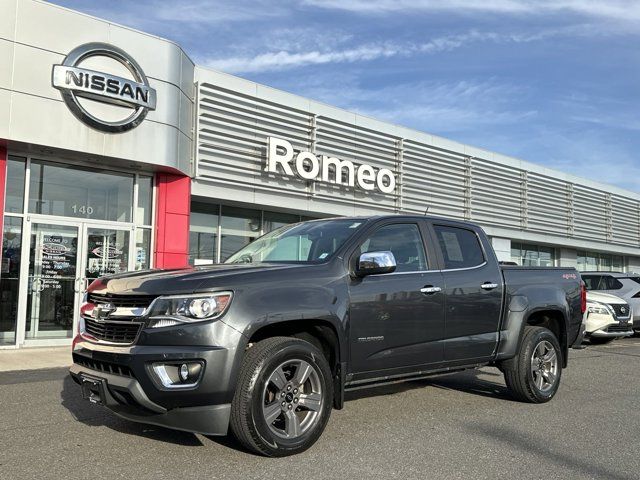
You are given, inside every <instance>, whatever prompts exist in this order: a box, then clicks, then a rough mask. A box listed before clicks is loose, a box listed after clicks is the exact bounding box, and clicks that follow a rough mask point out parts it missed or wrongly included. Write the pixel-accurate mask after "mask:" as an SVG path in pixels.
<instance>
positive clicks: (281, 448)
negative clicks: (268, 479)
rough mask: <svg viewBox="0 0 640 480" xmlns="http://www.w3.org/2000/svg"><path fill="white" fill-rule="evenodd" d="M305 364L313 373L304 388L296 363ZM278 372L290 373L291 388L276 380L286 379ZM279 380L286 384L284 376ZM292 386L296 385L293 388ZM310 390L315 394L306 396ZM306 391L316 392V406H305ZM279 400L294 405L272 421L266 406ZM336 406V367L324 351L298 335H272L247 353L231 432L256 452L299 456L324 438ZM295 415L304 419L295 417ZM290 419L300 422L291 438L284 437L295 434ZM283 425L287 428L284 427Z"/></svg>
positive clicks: (234, 401) (238, 385)
mask: <svg viewBox="0 0 640 480" xmlns="http://www.w3.org/2000/svg"><path fill="white" fill-rule="evenodd" d="M304 362H306V364H308V365H310V366H311V367H312V369H313V371H312V372H311V373H310V374H309V377H308V379H307V380H305V382H303V384H302V386H298V387H296V386H295V385H298V383H296V375H297V370H298V369H297V368H296V367H295V365H296V364H298V365H305V363H304ZM283 365H284V366H283ZM289 365H291V366H289ZM279 367H281V368H280V370H278V369H279ZM305 368H306V366H305ZM276 370H278V371H282V372H283V373H284V374H285V380H286V382H285V386H284V387H282V388H281V389H280V388H277V387H276V384H275V383H274V382H273V381H272V379H274V378H275V379H279V378H280V376H276V373H275V372H276ZM289 375H290V377H289ZM278 383H281V382H280V380H278ZM288 387H291V390H290V391H289V390H287V388H288ZM298 388H299V389H300V392H299V393H296V395H297V396H293V395H292V396H291V397H292V398H291V399H289V395H288V394H289V393H293V391H294V390H295V391H296V392H297V391H298ZM274 390H275V391H274ZM305 390H306V391H307V392H310V393H308V394H305ZM312 390H313V392H316V393H313V392H312ZM317 390H319V392H317ZM282 394H286V398H284V397H283V398H280V395H282ZM305 395H306V396H309V395H314V407H315V410H313V411H312V410H309V409H307V407H306V406H303V402H304V399H303V396H305ZM267 397H270V399H268V400H269V401H266V400H267ZM273 399H275V400H273ZM280 400H282V402H280ZM274 402H275V403H278V404H279V405H281V404H283V403H285V402H288V403H287V404H286V406H284V405H283V406H282V412H280V413H279V416H278V417H277V418H276V419H275V420H274V421H272V422H271V423H270V424H269V423H268V422H267V420H266V417H267V412H265V409H267V408H268V407H269V405H272V406H274V407H275V406H276V405H275V403H274ZM294 402H295V403H294ZM298 402H300V403H298ZM316 402H317V403H319V405H317V403H316ZM332 404H333V382H332V381H331V370H330V368H329V364H328V363H327V360H326V359H325V357H324V355H323V354H322V352H320V350H318V349H317V348H316V347H315V346H313V345H312V344H310V343H309V342H305V341H304V340H300V339H297V338H290V337H273V338H267V339H266V340H262V341H260V342H258V343H256V344H255V345H254V346H252V347H251V348H250V349H249V350H248V351H247V352H246V354H245V358H244V360H243V362H242V366H241V368H240V375H239V377H238V384H237V386H236V391H235V395H234V397H233V402H232V404H231V420H230V426H231V431H232V432H233V434H234V436H235V437H236V438H237V439H238V441H239V442H240V443H241V444H242V445H243V446H244V447H245V448H247V449H248V450H251V451H253V452H255V453H258V454H261V455H265V456H269V457H283V456H287V455H293V454H296V453H300V452H303V451H304V450H306V449H308V448H309V447H311V446H312V445H313V444H314V443H315V442H316V440H318V438H319V437H320V435H321V434H322V432H323V431H324V428H325V426H326V425H327V422H328V421H329V416H330V415H331V408H332ZM289 407H290V408H289ZM272 408H273V407H272ZM286 408H289V410H290V411H287V410H286ZM274 412H275V411H274ZM291 414H293V415H295V416H296V418H299V417H303V418H304V420H303V421H291V420H289V419H290V418H292V417H290V415H291ZM272 418H273V417H272ZM290 422H291V424H295V423H298V431H297V434H296V433H293V434H292V435H291V438H283V437H282V436H281V435H278V433H280V434H285V435H288V434H289V426H288V425H289V424H290ZM305 422H306V424H305ZM278 427H282V428H283V430H282V431H280V430H279V428H278ZM294 430H295V429H294Z"/></svg>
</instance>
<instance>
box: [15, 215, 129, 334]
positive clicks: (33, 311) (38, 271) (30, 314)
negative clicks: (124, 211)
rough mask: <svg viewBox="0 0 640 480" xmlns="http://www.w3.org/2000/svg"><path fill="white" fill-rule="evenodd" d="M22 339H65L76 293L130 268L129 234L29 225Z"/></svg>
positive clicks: (71, 327) (77, 225) (95, 227)
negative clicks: (106, 276)
mask: <svg viewBox="0 0 640 480" xmlns="http://www.w3.org/2000/svg"><path fill="white" fill-rule="evenodd" d="M28 235H29V237H30V245H29V246H30V253H29V267H28V276H27V277H26V280H25V282H24V283H26V285H24V284H23V285H24V286H23V287H22V291H23V292H24V291H26V307H25V312H26V323H25V330H24V332H25V340H27V341H29V342H31V341H38V343H40V341H45V342H47V341H49V342H51V341H55V340H59V339H64V338H71V337H72V336H73V334H74V331H75V326H76V325H77V316H78V313H77V312H78V310H79V308H80V303H81V302H82V295H83V293H84V291H85V290H86V288H87V286H88V285H89V284H90V283H91V281H93V280H94V279H96V278H98V277H100V276H103V275H108V274H113V273H121V272H125V271H127V270H130V269H132V268H133V264H132V258H131V255H130V251H131V241H132V240H133V238H132V235H131V230H130V229H127V228H126V227H125V228H122V227H115V226H111V225H108V224H106V225H100V224H90V223H85V222H53V221H49V220H44V219H37V220H34V221H32V222H31V223H30V228H29V229H28Z"/></svg>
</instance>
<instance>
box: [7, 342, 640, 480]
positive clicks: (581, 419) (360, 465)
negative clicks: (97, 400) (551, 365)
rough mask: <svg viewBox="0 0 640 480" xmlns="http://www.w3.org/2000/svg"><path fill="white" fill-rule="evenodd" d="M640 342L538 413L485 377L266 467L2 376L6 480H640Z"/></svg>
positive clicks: (348, 420) (586, 359) (598, 364)
mask: <svg viewBox="0 0 640 480" xmlns="http://www.w3.org/2000/svg"><path fill="white" fill-rule="evenodd" d="M639 379H640V338H631V339H625V340H621V341H616V342H614V343H613V344H612V345H609V346H590V347H588V348H586V349H584V350H572V351H571V354H570V364H569V368H568V369H567V370H565V371H564V372H563V377H562V384H561V387H560V391H559V393H558V395H557V396H556V397H555V399H554V400H552V401H551V402H550V403H547V404H544V405H529V404H524V403H518V402H515V401H513V400H511V398H510V397H509V396H508V393H507V391H506V388H505V385H504V381H503V378H502V375H501V374H500V373H499V372H498V371H497V370H495V369H491V368H484V369H481V370H472V371H467V372H462V373H458V374H451V375H447V376H441V377H436V378H432V379H430V380H426V381H415V382H411V383H406V384H398V385H394V386H388V387H380V388H377V389H375V390H368V391H361V392H359V393H358V394H357V395H355V394H350V396H349V397H348V401H347V403H346V407H345V409H344V410H341V411H334V412H333V414H332V417H331V420H330V421H329V425H328V427H327V429H326V431H325V433H324V434H323V436H322V437H321V438H320V440H319V441H318V443H317V444H316V445H315V446H314V447H312V448H311V449H310V450H308V451H307V452H305V453H303V454H301V455H298V456H294V457H288V458H281V459H270V458H263V457H259V456H256V455H253V454H251V453H247V452H245V451H243V450H242V449H241V448H240V447H239V446H238V445H237V444H236V443H235V442H234V441H233V440H232V439H230V438H226V437H222V438H217V437H205V436H203V435H193V434H189V433H183V432H176V431H172V430H167V429H164V428H160V427H153V426H145V425H141V424H136V423H131V422H127V421H124V420H121V419H119V418H118V417H116V416H114V415H113V414H111V413H110V412H109V411H107V410H106V409H104V408H103V407H100V406H96V405H92V404H90V403H88V402H86V401H84V400H82V398H81V394H80V389H79V387H78V386H77V385H76V384H75V383H73V381H72V380H71V379H70V378H69V377H68V375H67V372H66V369H49V370H31V371H22V372H3V373H0V420H1V421H0V478H3V479H4V478H6V479H11V480H16V479H40V478H42V479H45V478H46V479H73V478H82V479H85V478H86V479H114V478H126V479H131V480H142V479H155V480H158V479H180V480H182V479H191V478H198V479H209V480H210V479H236V478H237V479H253V478H256V479H257V478H260V479H276V478H277V479H279V478H283V479H284V478H287V479H296V480H301V479H306V478H309V479H319V478H323V479H324V478H327V479H329V478H330V479H367V480H370V479H390V478H402V479H413V478H416V479H418V478H419V479H447V480H449V479H503V478H504V479H510V480H512V479H536V480H540V479H563V480H564V479H574V478H575V479H587V478H589V479H595V478H597V479H611V480H627V479H628V480H636V479H638V478H640V453H638V452H639V451H640V408H639V405H640V382H639Z"/></svg>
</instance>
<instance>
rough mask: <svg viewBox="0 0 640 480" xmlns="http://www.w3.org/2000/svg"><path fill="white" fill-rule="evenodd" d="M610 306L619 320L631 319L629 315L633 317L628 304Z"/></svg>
mask: <svg viewBox="0 0 640 480" xmlns="http://www.w3.org/2000/svg"><path fill="white" fill-rule="evenodd" d="M609 306H610V307H611V308H613V311H614V312H615V313H616V317H618V318H629V315H631V308H630V307H629V304H627V303H613V304H609ZM623 310H624V311H623Z"/></svg>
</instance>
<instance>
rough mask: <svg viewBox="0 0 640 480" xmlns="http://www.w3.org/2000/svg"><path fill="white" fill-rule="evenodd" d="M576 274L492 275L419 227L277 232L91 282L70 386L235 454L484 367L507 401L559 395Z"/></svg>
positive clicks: (309, 438)
mask: <svg viewBox="0 0 640 480" xmlns="http://www.w3.org/2000/svg"><path fill="white" fill-rule="evenodd" d="M585 302H586V299H585V290H584V285H583V283H582V282H581V279H580V276H579V274H578V273H577V272H576V271H575V270H574V269H572V268H525V267H514V266H501V265H499V263H498V261H497V259H496V256H495V254H494V252H493V249H492V247H491V243H490V241H489V240H488V238H487V236H486V235H485V233H484V232H483V230H482V229H481V228H480V227H478V226H475V225H473V224H470V223H467V222H461V221H453V220H446V219H442V218H435V217H427V216H400V215H397V216H377V217H354V218H333V219H326V220H314V221H309V222H302V223H297V224H293V225H288V226H284V227H282V228H279V229H277V230H274V231H273V232H271V233H268V234H266V235H265V236H263V237H261V238H259V239H258V240H256V241H254V242H253V243H250V244H249V245H247V246H246V247H244V248H243V249H241V250H240V251H238V252H237V253H235V254H234V255H233V256H232V257H230V258H229V259H228V260H227V261H226V262H225V263H224V264H219V265H212V266H206V267H198V268H185V269H178V270H149V271H144V272H131V273H125V274H118V275H113V276H107V277H104V278H99V279H97V280H95V281H94V282H93V283H92V284H91V285H90V287H89V288H88V290H87V293H86V299H85V302H84V303H83V305H82V307H81V312H80V318H81V319H80V322H79V331H78V334H77V336H76V337H75V338H74V342H73V365H72V367H71V371H70V373H71V375H72V377H73V378H74V380H75V381H76V382H77V383H79V384H80V385H81V387H82V393H83V396H84V397H85V398H87V399H88V400H90V401H92V402H94V403H99V404H102V405H104V406H106V407H108V408H109V409H111V410H112V411H113V412H114V413H115V414H116V415H119V416H120V417H123V418H125V419H129V420H132V421H136V422H144V423H149V424H155V425H161V426H165V427H169V428H173V429H179V430H185V431H190V432H199V433H203V434H207V435H225V434H227V431H228V429H229V428H230V430H231V431H232V433H233V434H234V435H235V437H236V438H237V439H238V440H239V441H240V443H241V444H243V445H244V446H245V447H246V448H248V449H250V450H252V451H254V452H256V453H260V454H263V455H268V456H284V455H290V454H294V453H298V452H301V451H303V450H305V449H307V448H309V447H310V446H311V445H312V444H313V443H314V442H315V441H316V440H317V439H318V437H319V436H320V435H321V433H322V431H323V429H324V428H325V425H326V424H327V421H328V420H329V415H330V413H331V410H332V408H336V409H340V408H342V407H343V403H344V397H345V392H348V391H350V390H355V389H361V388H367V387H373V386H377V385H381V384H385V383H392V382H399V381H406V380H414V379H419V378H424V377H427V376H429V375H434V374H442V373H448V372H454V371H458V370H463V369H469V368H478V367H482V366H487V365H489V366H494V367H497V368H498V369H500V370H501V371H502V372H503V373H504V377H505V381H506V384H507V386H508V388H509V390H510V391H511V392H512V394H513V396H514V397H515V398H516V399H519V400H522V401H525V402H532V403H542V402H547V401H549V400H550V399H551V398H552V397H553V396H554V395H555V394H556V392H557V390H558V387H559V384H560V377H561V374H562V370H563V368H565V367H566V366H567V360H568V349H569V348H570V347H572V346H576V345H578V344H579V343H580V342H581V340H582V338H581V335H582V333H581V327H582V317H583V312H584V311H585V308H586V303H585Z"/></svg>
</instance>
